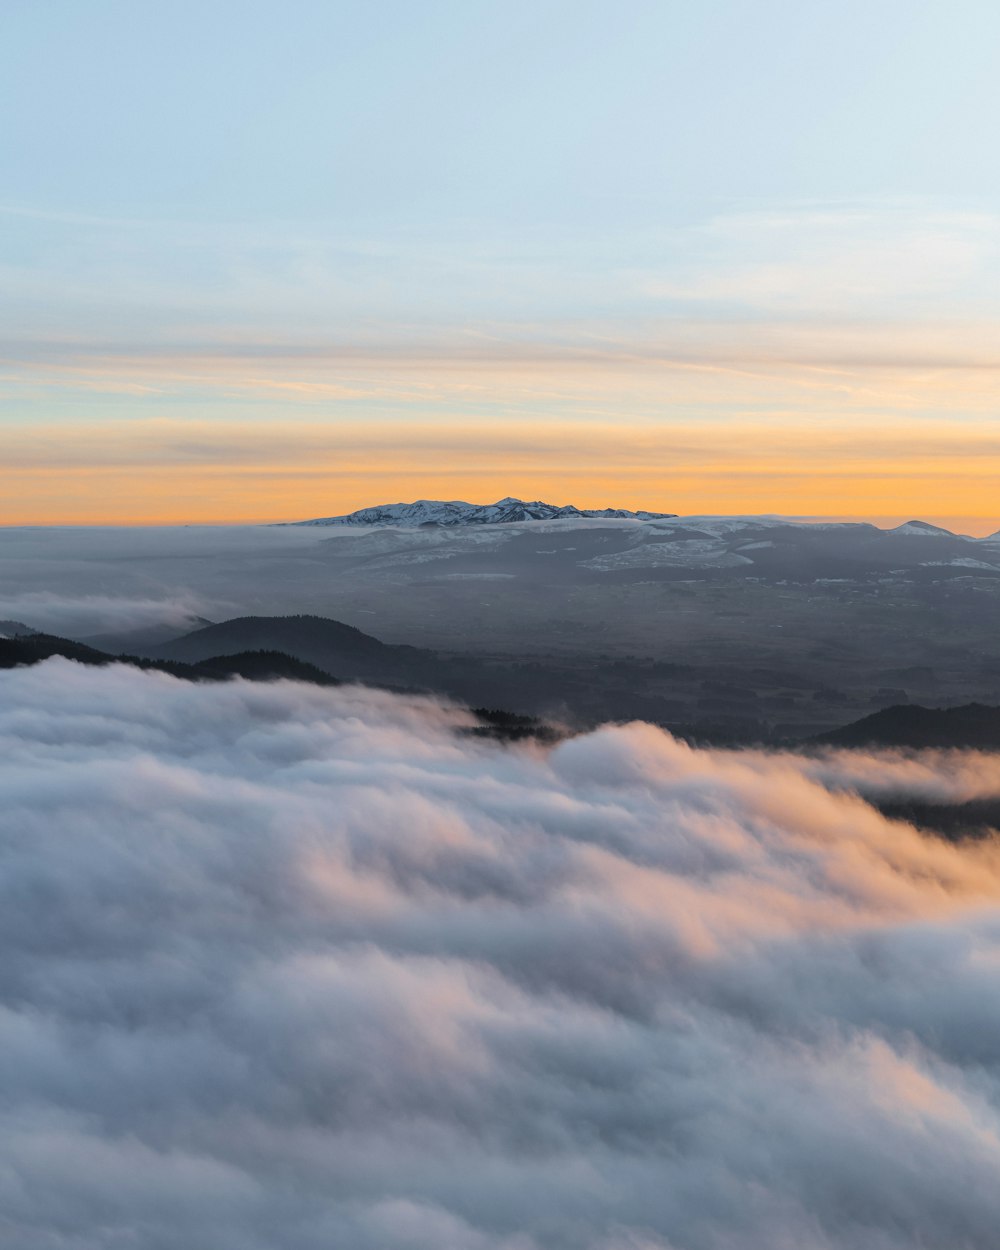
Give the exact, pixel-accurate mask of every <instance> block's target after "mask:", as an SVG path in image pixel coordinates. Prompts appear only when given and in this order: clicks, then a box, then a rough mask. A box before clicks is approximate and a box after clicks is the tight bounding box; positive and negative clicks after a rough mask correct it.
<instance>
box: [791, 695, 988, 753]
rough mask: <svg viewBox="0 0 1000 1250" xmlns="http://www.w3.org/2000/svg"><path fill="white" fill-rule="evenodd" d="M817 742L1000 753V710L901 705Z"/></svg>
mask: <svg viewBox="0 0 1000 1250" xmlns="http://www.w3.org/2000/svg"><path fill="white" fill-rule="evenodd" d="M812 741H814V742H822V743H828V744H829V745H831V746H842V747H866V746H883V747H978V748H980V749H982V750H998V749H1000V707H990V706H988V705H987V704H985V703H965V704H963V705H962V706H961V707H921V706H920V705H919V704H913V703H900V704H896V705H894V706H893V707H886V708H882V710H881V711H879V712H873V713H872V715H871V716H865V717H864V718H863V719H862V720H859V721H854V722H852V723H851V724H849V725H844V726H843V727H842V728H840V729H834V730H831V731H830V732H829V733H823V734H819V735H818V736H817V737H815V738H813V739H812Z"/></svg>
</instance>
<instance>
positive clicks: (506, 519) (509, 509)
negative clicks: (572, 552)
mask: <svg viewBox="0 0 1000 1250" xmlns="http://www.w3.org/2000/svg"><path fill="white" fill-rule="evenodd" d="M676 515H677V513H675V512H647V511H642V510H640V511H637V512H633V511H632V510H631V509H629V508H577V507H576V506H575V505H573V504H561V505H560V504H551V503H545V502H543V501H542V500H540V499H536V500H532V501H531V502H526V501H525V500H523V499H517V498H515V497H514V496H513V495H508V496H506V497H505V498H504V499H498V500H497V501H496V503H490V504H475V503H466V502H465V500H463V499H416V500H414V501H413V503H389V504H375V505H374V506H372V507H368V508H358V509H357V510H356V511H354V512H348V513H345V514H344V515H343V516H332V517H316V518H314V519H312V520H308V521H292V522H289V524H291V525H398V526H406V527H417V526H421V525H443V526H453V525H509V524H513V523H516V522H519V521H554V520H560V519H561V518H565V517H585V518H588V519H592V520H631V521H664V520H670V519H672V518H673V517H675V516H676Z"/></svg>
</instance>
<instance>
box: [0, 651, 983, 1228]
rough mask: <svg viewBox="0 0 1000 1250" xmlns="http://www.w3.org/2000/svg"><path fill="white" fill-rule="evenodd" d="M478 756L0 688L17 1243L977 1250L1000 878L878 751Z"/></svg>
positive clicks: (331, 707) (411, 726)
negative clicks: (930, 827) (892, 782)
mask: <svg viewBox="0 0 1000 1250" xmlns="http://www.w3.org/2000/svg"><path fill="white" fill-rule="evenodd" d="M468 723H469V718H468V716H467V714H466V713H464V712H461V711H457V710H455V709H451V708H448V707H445V706H441V705H438V704H436V703H434V702H432V701H429V700H422V699H417V698H401V697H397V696H392V695H389V694H385V693H379V692H372V691H364V690H359V689H352V688H343V689H336V690H326V689H319V688H312V687H306V686H299V685H295V684H292V683H276V684H274V685H260V684H250V683H244V682H241V681H235V682H232V683H226V684H223V685H204V686H202V685H196V684H189V683H184V682H179V681H175V680H173V679H172V678H169V677H166V676H164V675H162V674H156V673H140V672H136V671H134V670H129V669H127V668H123V667H120V666H114V667H111V668H107V669H101V670H88V669H86V668H83V667H81V666H78V665H75V664H72V663H70V662H67V661H64V660H58V659H57V660H51V661H47V662H46V663H44V664H41V665H38V666H36V667H35V668H32V669H22V670H13V671H10V672H5V673H0V940H2V943H3V952H4V956H3V959H2V961H0V1071H2V1080H0V1089H2V1090H3V1095H2V1103H0V1234H2V1235H0V1240H2V1242H3V1244H4V1246H5V1247H10V1248H11V1250H35V1248H38V1247H46V1248H47V1247H55V1246H59V1247H60V1250H119V1248H123V1247H129V1248H130V1250H131V1248H132V1247H137V1248H141V1250H147V1248H150V1250H274V1248H276V1247H277V1248H280V1250H329V1248H330V1247H334V1246H335V1247H337V1248H338V1250H542V1248H545V1250H549V1248H552V1250H563V1248H566V1250H570V1248H573V1250H575V1248H578V1247H579V1248H585V1250H682V1248H683V1250H734V1248H736V1250H904V1248H906V1250H910V1248H911V1247H914V1246H921V1247H925V1248H927V1247H941V1248H942V1250H945V1248H947V1250H954V1248H956V1247H965V1248H974V1250H979V1248H980V1247H982V1248H983V1250H986V1248H987V1247H989V1248H992V1247H994V1246H995V1245H996V1230H997V1228H998V1227H1000V1187H998V1186H997V1184H996V1178H997V1176H998V1174H1000V993H998V988H1000V850H998V848H997V846H996V845H994V844H992V843H989V842H986V843H979V844H976V845H972V846H963V847H961V848H957V847H953V846H949V845H946V844H944V843H938V842H935V841H932V840H929V839H924V838H922V837H920V836H919V835H918V834H917V833H916V832H915V831H913V830H912V829H910V828H909V827H908V826H906V825H902V824H898V823H892V822H889V821H886V820H885V819H883V818H882V817H881V816H880V815H879V814H878V813H877V812H875V811H874V810H873V809H872V808H870V807H868V806H867V805H865V804H864V803H863V802H862V801H861V800H860V799H858V798H856V797H854V796H853V795H851V794H850V793H846V792H843V787H844V786H845V785H847V784H849V783H848V781H847V780H846V778H848V777H849V776H850V775H851V773H852V769H853V772H854V773H855V774H858V775H860V774H862V773H864V774H866V775H872V774H874V775H876V776H877V775H878V769H879V768H881V767H882V764H881V763H880V757H874V756H864V755H861V754H857V753H844V752H839V753H835V754H831V755H830V756H829V757H827V761H826V763H822V762H821V763H816V762H812V763H809V764H803V762H802V761H800V760H795V759H792V758H790V757H781V756H775V757H770V756H767V755H765V754H760V753H747V754H744V755H738V754H731V753H726V752H704V751H695V750H692V749H689V748H687V747H685V746H684V745H682V744H680V743H677V742H675V741H674V740H673V739H671V738H670V737H669V736H667V735H666V734H664V733H662V732H660V731H659V730H656V729H653V728H651V727H649V726H643V725H632V726H626V727H616V728H606V729H603V730H600V731H598V732H595V733H591V734H588V735H585V736H581V737H578V738H575V739H572V740H569V741H566V742H563V743H561V744H559V745H558V746H556V747H554V748H552V749H543V748H540V747H538V746H534V745H527V746H524V747H517V748H505V747H500V746H497V745H495V744H492V743H489V742H484V741H481V740H477V739H473V738H470V737H467V736H464V735H462V734H461V733H459V732H457V731H458V730H461V729H462V728H463V727H466V726H467V725H468ZM983 758H984V757H972V756H970V757H969V768H970V769H973V771H974V770H975V768H978V767H979V765H978V764H974V763H973V762H972V761H973V759H976V760H982V759H983ZM942 759H943V757H937V756H927V757H921V758H920V759H919V760H916V759H914V760H910V761H905V760H903V759H902V757H899V759H898V763H899V766H900V767H903V766H904V765H907V766H910V765H912V766H913V767H917V766H919V767H920V768H922V769H924V770H925V771H926V777H927V778H928V779H930V780H928V785H929V784H930V783H931V780H932V779H933V778H935V777H938V781H939V783H940V785H941V786H942V787H946V786H947V784H949V783H948V780H947V776H946V775H945V776H938V770H946V769H947V768H949V767H951V764H949V763H948V761H947V760H946V759H945V760H944V761H943V762H942ZM831 760H832V761H834V762H833V763H831V762H830V761H831ZM837 761H839V763H837ZM835 765H836V766H835ZM823 768H827V769H828V770H830V771H829V772H828V774H824V773H823V771H822V769H823ZM810 773H811V775H810Z"/></svg>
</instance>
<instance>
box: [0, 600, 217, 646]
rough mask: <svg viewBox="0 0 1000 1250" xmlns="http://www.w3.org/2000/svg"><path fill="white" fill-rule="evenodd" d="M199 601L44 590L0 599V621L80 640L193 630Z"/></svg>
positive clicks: (196, 619) (195, 624)
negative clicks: (105, 635)
mask: <svg viewBox="0 0 1000 1250" xmlns="http://www.w3.org/2000/svg"><path fill="white" fill-rule="evenodd" d="M201 610H202V603H201V601H200V600H198V599H196V598H194V597H192V596H189V597H187V598H179V599H170V598H150V597H136V598H124V597H119V596H114V595H92V594H84V595H72V594H69V595H67V594H58V593H55V592H50V591H47V590H40V591H30V592H25V593H23V594H16V595H9V594H8V595H5V596H0V619H6V620H15V621H20V622H21V624H23V625H27V626H28V627H29V628H31V629H37V630H39V632H41V633H43V634H57V635H60V636H65V637H67V638H82V637H86V636H87V635H89V634H99V633H101V632H102V631H109V632H110V631H116V632H123V631H127V630H131V629H143V628H149V627H150V626H163V627H164V628H173V629H176V630H177V632H178V633H182V632H183V631H184V630H190V629H195V628H197V624H198V620H199V614H200V612H201Z"/></svg>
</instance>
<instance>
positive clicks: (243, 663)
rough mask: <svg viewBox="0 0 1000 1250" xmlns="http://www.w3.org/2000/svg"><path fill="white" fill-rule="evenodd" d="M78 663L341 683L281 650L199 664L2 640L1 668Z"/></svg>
mask: <svg viewBox="0 0 1000 1250" xmlns="http://www.w3.org/2000/svg"><path fill="white" fill-rule="evenodd" d="M57 655H58V656H62V657H63V658H64V659H67V660H76V661H77V662H78V663H80V664H93V665H104V664H128V665H130V666H131V667H132V668H140V669H143V670H146V671H153V672H159V673H169V674H170V675H171V676H172V677H181V678H184V679H185V680H187V681H195V680H206V681H223V680H225V679H226V678H227V677H246V678H248V679H249V680H251V681H274V680H276V679H277V678H288V679H290V680H292V681H306V682H311V683H312V684H314V685H318V686H337V685H340V682H339V681H338V680H337V678H336V677H332V676H331V675H330V674H329V673H324V672H323V671H322V670H321V669H318V668H316V666H315V665H314V664H306V663H304V662H303V661H302V660H297V659H295V657H294V656H290V655H283V654H282V653H281V652H280V651H243V652H240V653H238V654H235V655H214V656H210V657H209V658H208V659H205V660H201V661H199V662H198V663H197V664H183V663H181V662H179V661H176V660H153V659H149V658H147V657H145V656H136V655H108V654H107V652H105V651H98V650H97V649H96V648H95V647H88V646H85V645H84V644H83V643H81V642H72V641H71V640H70V639H68V638H57V637H55V636H54V635H52V634H30V635H25V636H23V637H19V638H0V669H3V668H16V667H18V666H20V665H23V664H38V663H40V662H41V661H42V660H47V659H49V658H50V657H52V656H57Z"/></svg>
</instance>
